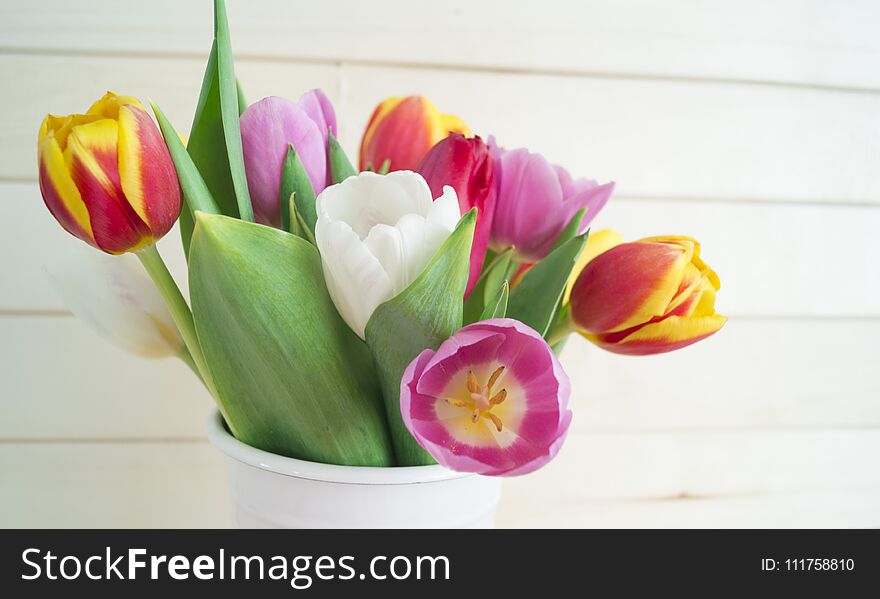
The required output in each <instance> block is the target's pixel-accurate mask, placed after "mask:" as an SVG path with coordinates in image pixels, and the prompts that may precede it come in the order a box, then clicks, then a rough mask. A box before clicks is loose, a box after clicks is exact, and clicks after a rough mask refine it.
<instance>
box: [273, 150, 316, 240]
mask: <svg viewBox="0 0 880 599" xmlns="http://www.w3.org/2000/svg"><path fill="white" fill-rule="evenodd" d="M291 194H294V195H293V201H294V204H295V206H296V213H297V214H298V215H299V216H300V217H302V220H303V222H305V223H306V225H308V230H309V232H310V233H311V234H312V235H313V236H314V234H315V223H316V222H317V221H318V211H317V209H316V208H315V192H314V191H313V190H312V183H311V181H309V176H308V174H307V173H306V169H305V167H304V166H303V163H302V161H301V160H300V159H299V156H298V155H297V153H296V150H295V149H294V148H293V145H290V146H288V149H287V156H285V158H284V164H283V167H282V169H281V197H280V198H279V199H280V202H281V228H282V229H284V230H285V231H289V230H290V208H289V206H290V205H289V204H288V203H287V201H286V200H287V199H288V198H290V196H291Z"/></svg>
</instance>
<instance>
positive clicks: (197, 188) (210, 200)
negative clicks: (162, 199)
mask: <svg viewBox="0 0 880 599" xmlns="http://www.w3.org/2000/svg"><path fill="white" fill-rule="evenodd" d="M150 106H151V107H152V108H153V114H155V115H156V120H157V121H158V122H159V129H160V130H161V131H162V137H164V138H165V145H166V146H168V153H169V154H171V160H172V161H173V162H174V169H175V170H176V171H177V180H178V181H179V182H180V188H181V190H182V191H183V198H184V203H185V204H186V205H187V206H188V208H187V209H186V210H183V211H182V212H183V213H186V214H187V215H188V216H189V217H190V218H192V212H193V211H196V210H200V211H201V212H207V213H209V214H219V213H220V208H219V207H218V206H217V202H215V201H214V196H212V195H211V191H210V190H209V189H208V186H207V185H206V184H205V180H204V179H202V175H201V173H199V169H197V168H196V165H195V164H194V163H193V161H192V158H191V157H190V155H189V154H187V152H186V148H184V147H183V142H182V141H180V137H179V136H178V135H177V131H176V130H175V129H174V126H173V125H172V124H171V122H170V121H169V120H168V117H166V116H165V113H164V112H162V110H161V109H160V108H159V107H158V106H157V105H156V104H155V103H153V102H150Z"/></svg>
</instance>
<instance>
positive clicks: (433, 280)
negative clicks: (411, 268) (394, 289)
mask: <svg viewBox="0 0 880 599" xmlns="http://www.w3.org/2000/svg"><path fill="white" fill-rule="evenodd" d="M475 222H476V211H475V210H471V211H470V212H468V213H467V214H465V215H464V216H463V217H462V218H461V220H460V221H459V223H458V226H457V227H456V228H455V231H453V233H452V235H450V237H449V238H448V239H447V240H446V242H445V243H444V244H443V245H442V246H441V247H440V249H439V250H438V251H437V253H436V254H435V255H434V257H433V258H432V259H431V261H430V262H428V265H427V266H426V267H425V269H424V270H423V271H422V273H421V274H420V275H419V276H418V277H417V278H416V280H415V281H413V282H412V283H411V284H410V285H409V287H407V288H406V289H404V290H403V292H401V293H400V294H399V295H397V296H396V297H394V298H392V299H390V300H388V301H387V302H385V303H384V304H382V305H380V306H379V307H378V308H376V311H375V312H373V316H372V317H371V318H370V321H369V322H368V323H367V328H366V337H367V346H368V347H369V348H370V351H371V352H372V354H373V359H374V360H375V362H376V367H377V370H378V372H379V380H380V382H381V383H382V394H383V396H384V398H385V413H386V416H387V419H388V423H389V426H390V428H391V439H392V441H393V443H394V453H395V455H396V456H397V464H398V465H399V466H419V465H424V464H433V463H434V460H433V458H431V456H430V455H428V453H427V452H426V451H425V450H424V449H422V448H421V446H419V444H418V443H417V442H416V440H415V439H413V437H412V435H411V434H410V433H409V431H408V430H407V429H406V426H405V425H404V424H403V419H402V418H401V416H400V381H401V378H402V377H403V371H404V370H406V367H407V366H409V363H410V362H412V361H413V359H414V358H415V357H416V356H418V355H419V354H420V353H422V351H424V350H425V349H437V347H439V346H440V344H441V343H442V342H443V341H445V340H446V339H447V338H448V337H449V336H450V335H452V334H453V333H454V332H455V331H457V330H458V329H459V328H461V319H462V301H461V298H462V296H463V295H464V290H465V287H466V286H467V278H468V271H469V268H470V253H471V241H472V240H473V237H474V223H475Z"/></svg>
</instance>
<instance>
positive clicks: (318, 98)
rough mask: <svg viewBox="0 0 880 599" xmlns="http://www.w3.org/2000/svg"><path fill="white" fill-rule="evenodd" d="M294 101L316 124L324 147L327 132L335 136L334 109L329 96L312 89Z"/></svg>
mask: <svg viewBox="0 0 880 599" xmlns="http://www.w3.org/2000/svg"><path fill="white" fill-rule="evenodd" d="M296 103H297V105H298V106H299V107H300V108H302V109H303V111H305V113H306V114H307V115H309V118H310V119H312V120H313V121H314V122H315V125H317V126H318V130H319V131H320V132H321V135H322V136H323V138H324V147H326V146H327V141H328V139H329V135H328V133H329V134H333V136H334V137H335V136H336V111H335V110H333V104H332V103H331V102H330V98H328V97H327V94H325V93H324V92H323V91H322V90H320V89H313V90H309V91H307V92H306V93H304V94H303V95H302V96H300V98H299V100H297V102H296Z"/></svg>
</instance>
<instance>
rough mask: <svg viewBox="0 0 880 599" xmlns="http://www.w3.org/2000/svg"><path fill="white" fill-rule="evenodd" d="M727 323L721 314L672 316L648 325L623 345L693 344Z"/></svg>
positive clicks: (627, 339)
mask: <svg viewBox="0 0 880 599" xmlns="http://www.w3.org/2000/svg"><path fill="white" fill-rule="evenodd" d="M726 322H727V317H726V316H722V315H720V314H715V315H713V316H699V317H686V316H670V317H669V318H665V319H663V320H661V321H660V322H654V323H651V324H646V325H645V326H643V327H641V328H639V329H638V330H636V331H635V332H633V333H632V334H630V335H628V336H627V337H626V338H625V339H624V340H623V341H621V344H624V345H626V344H635V343H658V344H679V343H681V342H685V341H686V342H688V343H693V342H694V341H698V340H699V339H702V338H703V337H707V336H708V335H711V334H712V333H715V332H717V331H718V330H719V329H720V328H721V327H723V326H724V323H726Z"/></svg>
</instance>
